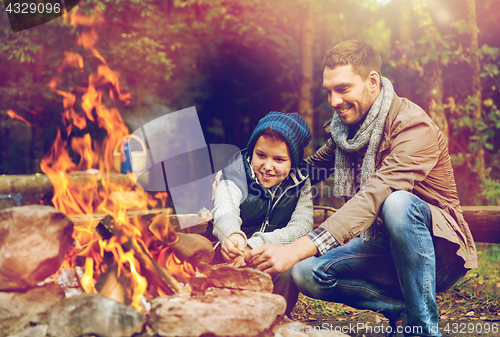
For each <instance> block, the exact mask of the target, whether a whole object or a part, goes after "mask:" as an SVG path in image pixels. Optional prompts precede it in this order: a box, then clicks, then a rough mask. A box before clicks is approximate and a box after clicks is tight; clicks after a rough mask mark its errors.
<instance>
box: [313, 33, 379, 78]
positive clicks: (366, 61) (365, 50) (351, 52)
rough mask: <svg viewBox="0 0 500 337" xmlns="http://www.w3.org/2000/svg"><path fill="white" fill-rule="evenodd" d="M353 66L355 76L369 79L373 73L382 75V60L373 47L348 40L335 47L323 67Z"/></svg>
mask: <svg viewBox="0 0 500 337" xmlns="http://www.w3.org/2000/svg"><path fill="white" fill-rule="evenodd" d="M349 64H350V65H351V66H352V69H353V71H354V73H355V74H357V75H359V76H361V78H362V79H367V78H368V75H369V74H370V72H371V71H373V70H374V71H376V72H377V73H378V74H379V75H380V71H381V69H382V59H381V58H380V55H379V54H378V53H377V52H376V51H375V49H373V47H372V46H370V45H369V44H366V43H364V42H361V41H358V40H347V41H344V42H341V43H339V44H337V45H335V46H334V47H333V48H332V49H330V50H329V51H328V52H327V53H326V55H325V58H324V59H323V67H329V68H332V69H335V67H337V66H346V65H349Z"/></svg>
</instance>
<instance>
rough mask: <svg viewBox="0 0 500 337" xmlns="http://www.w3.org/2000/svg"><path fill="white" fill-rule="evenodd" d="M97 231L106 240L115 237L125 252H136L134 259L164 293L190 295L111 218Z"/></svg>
mask: <svg viewBox="0 0 500 337" xmlns="http://www.w3.org/2000/svg"><path fill="white" fill-rule="evenodd" d="M96 230H97V231H98V232H99V234H100V235H101V237H102V238H103V239H104V240H110V239H111V237H113V236H115V237H116V238H117V241H118V242H120V244H121V246H122V247H123V248H124V250H126V251H130V250H132V251H133V252H134V257H135V258H136V259H137V260H138V261H139V263H140V264H141V268H143V270H144V273H145V274H146V277H147V278H148V279H149V280H151V281H152V282H153V283H154V284H155V285H156V286H158V287H159V288H160V289H161V290H162V291H164V292H165V293H170V292H174V293H175V294H179V295H189V294H190V292H189V290H187V289H186V288H184V287H183V286H182V285H180V283H179V282H177V280H176V279H175V278H173V277H172V275H170V273H169V272H168V271H167V270H166V269H165V268H163V267H162V266H160V265H159V264H158V262H156V260H155V259H153V257H152V256H151V255H149V254H148V252H147V251H146V249H145V248H144V246H143V245H142V244H141V243H140V242H139V241H137V240H136V239H134V238H131V237H129V236H128V235H127V234H126V233H125V232H124V231H122V230H120V229H119V228H118V227H116V226H115V224H114V220H113V218H112V217H111V216H107V217H105V218H104V219H103V220H101V221H100V222H99V224H98V225H97V227H96Z"/></svg>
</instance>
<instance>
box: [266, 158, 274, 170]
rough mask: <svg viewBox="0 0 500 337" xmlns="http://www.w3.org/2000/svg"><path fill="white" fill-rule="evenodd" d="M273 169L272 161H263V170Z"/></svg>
mask: <svg viewBox="0 0 500 337" xmlns="http://www.w3.org/2000/svg"><path fill="white" fill-rule="evenodd" d="M272 169H273V162H272V161H271V160H266V161H264V170H266V171H271V170H272Z"/></svg>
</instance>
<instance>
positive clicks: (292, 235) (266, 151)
mask: <svg viewBox="0 0 500 337" xmlns="http://www.w3.org/2000/svg"><path fill="white" fill-rule="evenodd" d="M310 141H311V132H310V130H309V127H308V125H307V123H306V122H305V121H304V119H303V118H302V117H301V116H300V115H299V114H297V113H281V112H270V113H268V114H267V115H266V116H265V117H264V118H262V119H261V120H260V121H259V123H258V124H257V127H256V128H255V130H254V131H253V133H252V136H251V137H250V140H249V141H248V146H247V149H245V150H242V151H240V152H239V153H238V154H237V155H236V156H235V157H233V159H232V161H233V162H232V164H231V165H228V166H227V167H226V168H225V169H224V170H223V174H222V177H221V182H220V184H219V185H218V186H217V189H216V191H215V199H214V200H215V201H214V209H213V211H212V214H213V218H214V223H215V226H214V228H213V234H214V235H215V236H216V237H217V238H218V239H219V241H220V242H221V244H222V245H221V246H222V247H221V253H222V257H223V258H224V260H225V261H226V262H227V263H228V264H231V265H233V266H236V267H240V266H244V265H245V262H244V253H246V252H249V251H250V250H251V249H253V248H256V247H258V246H261V245H263V244H264V243H268V242H270V243H278V244H287V243H290V242H292V241H294V240H296V239H298V238H300V237H302V236H304V235H306V234H307V233H308V232H309V231H311V230H312V229H313V202H312V194H311V181H310V179H309V177H308V175H307V170H306V164H305V162H304V161H303V156H304V148H305V147H306V146H307V144H308V143H309V142H310ZM246 191H248V195H247V196H246V198H243V194H244V193H246ZM243 199H244V200H243ZM216 255H217V253H216ZM219 256H220V255H219ZM220 262H222V261H220ZM279 278H280V277H277V276H276V275H275V276H274V277H273V281H274V284H275V293H279V294H282V295H284V296H285V298H286V299H287V303H289V305H288V310H287V311H288V313H289V312H290V311H291V309H292V308H293V305H292V304H294V303H295V300H296V296H297V295H298V293H296V294H295V295H292V296H293V297H294V298H291V299H290V298H289V297H287V295H286V294H284V293H287V292H288V291H289V290H286V289H285V290H284V289H283V286H284V287H285V288H287V289H288V288H289V287H293V288H294V286H293V284H288V283H291V279H289V280H286V281H285V279H286V278H285V277H284V275H282V277H281V278H282V281H281V282H284V283H287V284H283V285H280V284H279V283H280V281H278V279H279Z"/></svg>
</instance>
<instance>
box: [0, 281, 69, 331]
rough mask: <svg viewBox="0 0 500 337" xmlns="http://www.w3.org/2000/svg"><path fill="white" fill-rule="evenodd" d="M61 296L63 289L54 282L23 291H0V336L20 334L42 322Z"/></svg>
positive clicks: (62, 295)
mask: <svg viewBox="0 0 500 337" xmlns="http://www.w3.org/2000/svg"><path fill="white" fill-rule="evenodd" d="M63 298H64V291H63V290H62V289H61V288H60V287H59V286H58V285H57V284H55V283H49V284H46V285H44V286H42V287H36V288H33V289H30V290H28V291H26V292H24V293H19V292H0V337H5V336H10V335H15V334H20V333H22V332H23V331H24V330H25V329H27V328H29V327H30V325H33V324H39V323H40V324H41V323H43V322H44V317H46V315H47V313H48V312H49V311H50V309H51V308H52V307H53V306H54V305H55V304H56V303H58V302H59V301H60V300H61V299H63ZM21 336H22V334H21ZM44 336H45V334H44Z"/></svg>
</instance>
